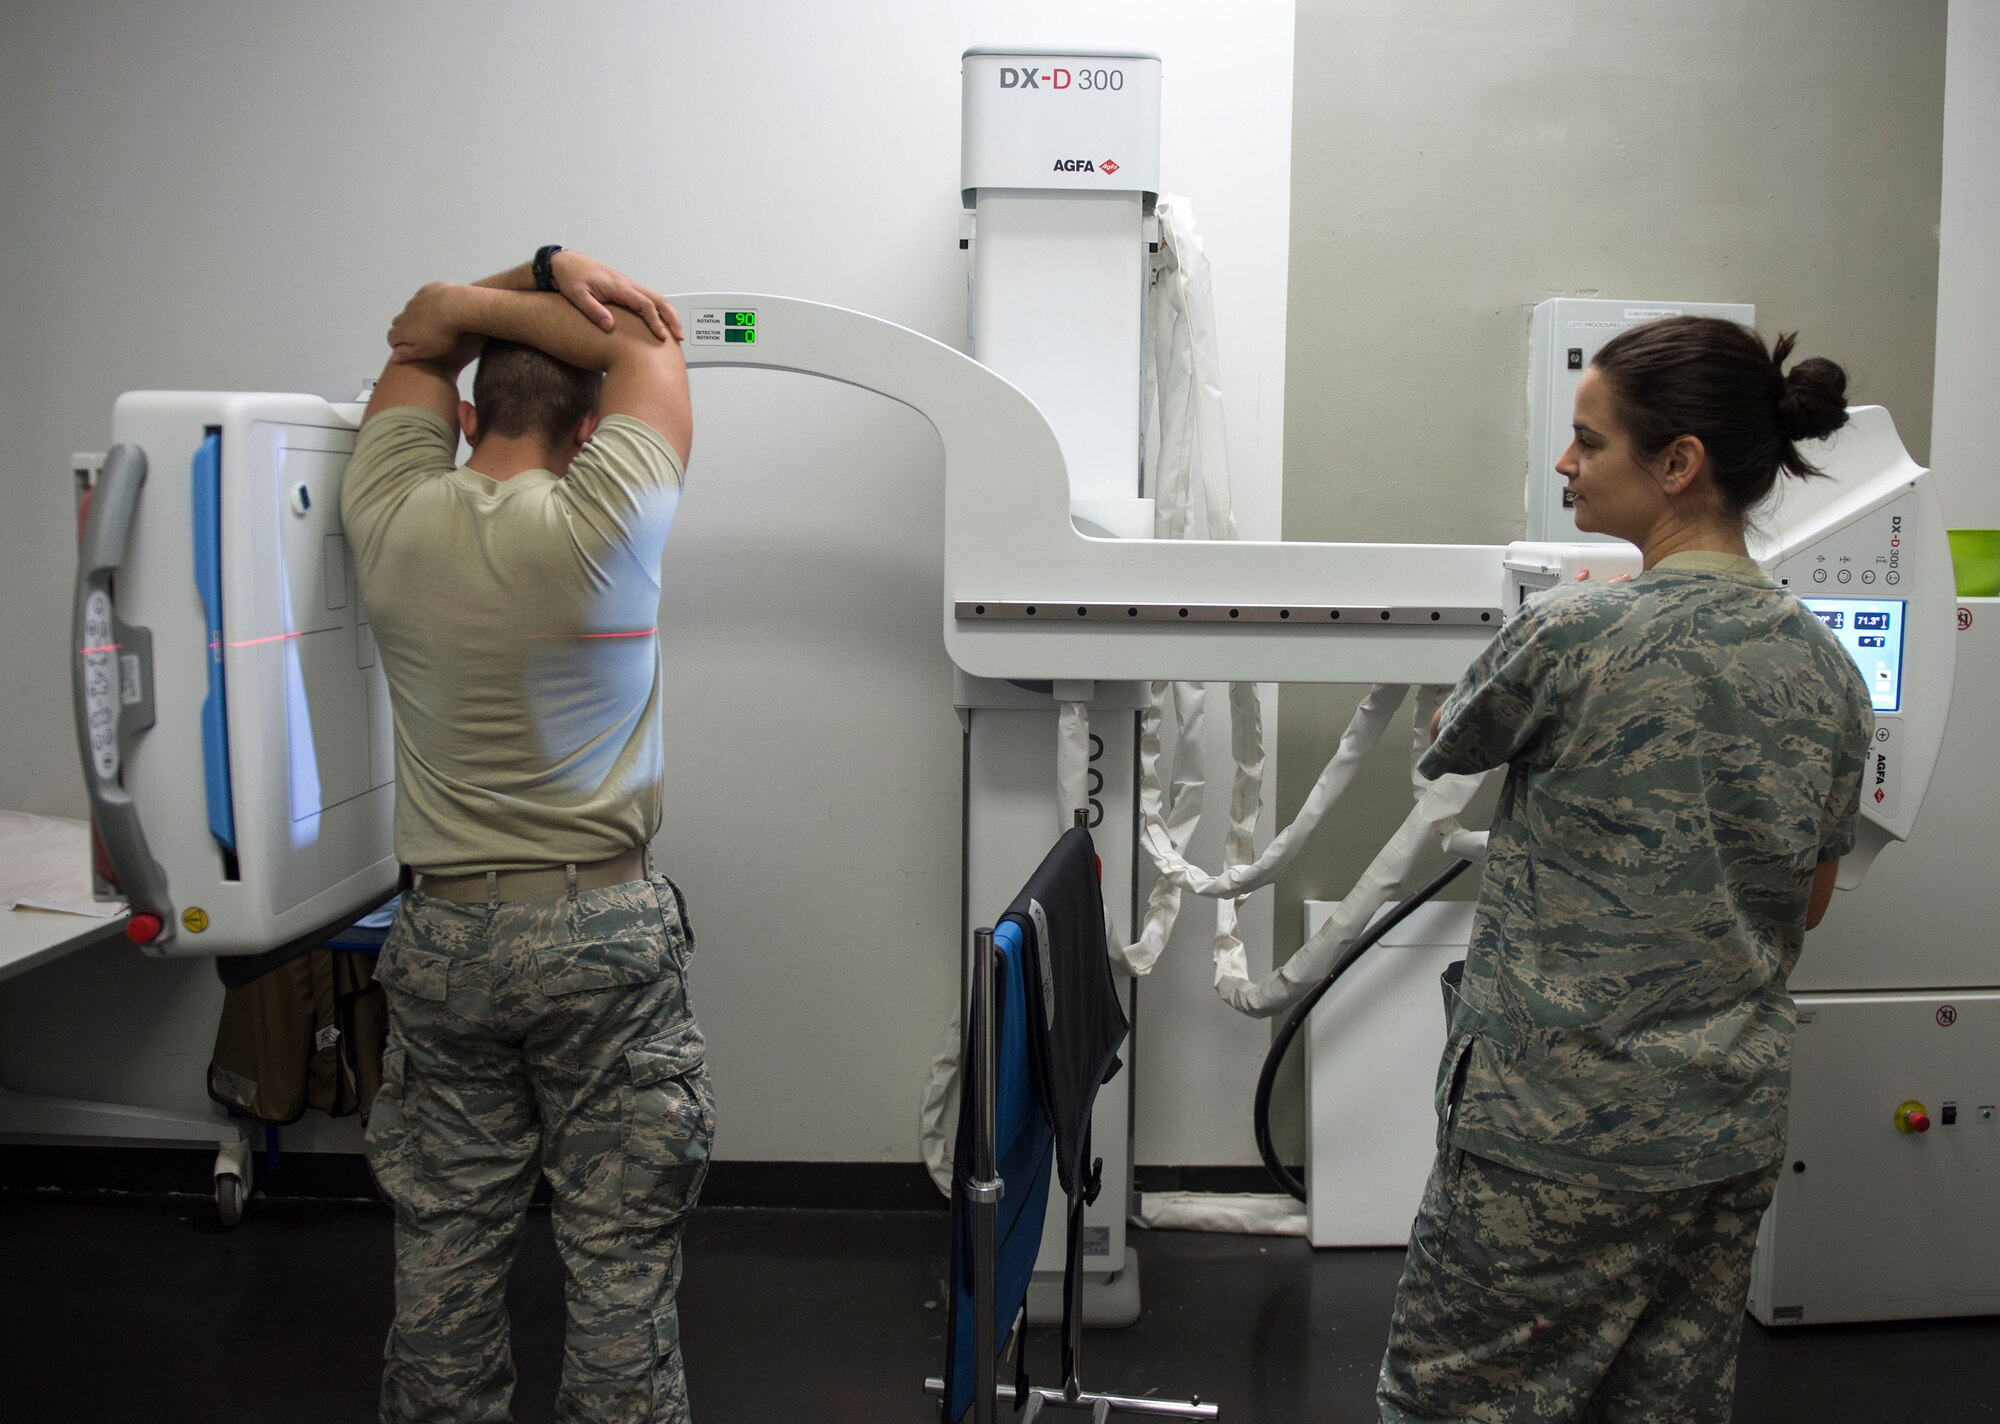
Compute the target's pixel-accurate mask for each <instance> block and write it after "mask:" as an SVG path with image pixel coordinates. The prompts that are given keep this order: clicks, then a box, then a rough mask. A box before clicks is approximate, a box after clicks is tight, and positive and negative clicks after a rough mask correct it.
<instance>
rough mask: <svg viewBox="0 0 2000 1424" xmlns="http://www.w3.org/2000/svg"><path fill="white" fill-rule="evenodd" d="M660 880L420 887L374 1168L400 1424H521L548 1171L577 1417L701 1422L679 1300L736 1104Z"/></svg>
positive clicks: (389, 1389) (404, 945)
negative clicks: (386, 1217)
mask: <svg viewBox="0 0 2000 1424" xmlns="http://www.w3.org/2000/svg"><path fill="white" fill-rule="evenodd" d="M693 950H694V937H693V935H692V933H691V932H690V931H689V930H688V929H687V919H686V915H685V913H684V907H683V904H682V901H681V897H680V893H679V891H678V890H676V889H675V887H674V886H673V884H672V883H671V882H670V881H668V880H667V879H666V877H664V876H661V875H654V876H653V877H651V878H650V879H649V880H634V881H631V882H628V883H626V884H623V885H614V886H608V887H605V888H602V889H596V890H582V891H579V892H577V893H575V894H572V895H554V896H549V897H547V898H544V899H538V900H527V901H521V902H518V903H513V904H494V905H461V904H455V903H453V902H451V901H447V900H441V899H437V898H434V897H429V896H425V895H423V894H422V893H420V892H418V893H412V894H410V895H407V896H405V898H404V903H403V909H402V912H401V914H400V915H399V916H398V917H397V919H396V924H395V927H394V929H392V930H391V931H390V934H389V937H388V940H387V942H386V943H385V944H384V945H383V948H382V959H381V966H380V970H379V972H378V978H379V980H380V982H381V983H382V984H384V985H385V986H386V987H387V990H388V996H389V1014H390V1018H389V1042H388V1048H387V1050H386V1052H385V1054H384V1059H383V1083H382V1090H381V1092H380V1094H379V1095H378V1096H377V1097H376V1099H375V1103H374V1106H373V1108H372V1110H371V1112H370V1114H369V1123H368V1139H367V1141H368V1160H369V1164H370V1166H372V1167H373V1169H374V1171H375V1177H376V1180H377V1181H378V1182H379V1183H380V1185H381V1188H382V1192H383V1195H384V1196H386V1197H387V1198H388V1200H389V1203H390V1205H391V1206H393V1207H394V1208H395V1213H396V1315H395V1322H394V1324H393V1325H392V1327H391V1329H390V1332H389V1340H388V1345H387V1347H386V1349H385V1350H384V1359H383V1373H382V1415H381V1417H382V1419H383V1420H384V1421H385V1424H417V1421H423V1424H434V1421H435V1424H444V1421H452V1424H474V1421H478V1424H487V1422H488V1421H505V1420H507V1419H508V1418H509V1404H510V1400H511V1397H512V1394H513V1388H514V1364H513V1357H512V1351H511V1348H510V1346H509V1341H508V1328H507V1313H506V1302H505V1289H506V1279H507V1272H508V1268H509V1266H510V1265H511V1264H512V1262H513V1259H514V1252H515V1247H516V1245H517V1244H518V1242H519V1240H520V1235H521V1225H522V1218H523V1214H524V1212H525V1210H526V1208H527V1205H528V1198H529V1196H530V1194H531V1193H532V1192H533V1190H534V1186H535V1178H536V1175H537V1173H538V1172H540V1173H545V1174H546V1175H547V1177H548V1179H549V1184H550V1186H551V1187H552V1188H553V1190H554V1207H553V1218H554V1224H555V1234H556V1244H557V1247H558V1248H559V1250H560V1251H561V1253H562V1259H563V1264H564V1267H565V1270H566V1272H567V1275H568V1277H569V1280H568V1287H567V1289H566V1290H565V1292H564V1295H565V1299H566V1300H567V1303H568V1310H569V1319H568V1329H567V1331H566V1333H565V1336H564V1340H563V1372H562V1386H561V1391H560V1393H559V1395H558V1397H557V1403H556V1418H557V1419H558V1420H561V1421H564V1424H613V1421H616V1424H669V1421H671V1424H683V1421H686V1420H687V1419H688V1417H689V1415H688V1402H687V1381H686V1378H685V1375H684V1374H683V1371H682V1367H681V1353H680V1324H679V1318H678V1316H677V1315H676V1313H675V1308H674V1295H675V1291H676V1289H677V1287H678V1286H679V1283H680V1274H681V1228H682V1225H683V1224H684V1222H685V1220H686V1217H687V1214H688V1212H689V1210H690V1209H691V1208H692V1207H693V1206H694V1203H695V1198H696V1196H697V1195H698V1193H699V1192H700V1190H701V1184H702V1179H703V1177H704V1176H705V1175H706V1174H707V1170H708V1157H709V1146H710V1142H711V1140H712V1139H713V1137H714V1134H715V1100H714V1096H713V1094H712V1093H711V1092H710V1089H709V1084H708V1072H707V1069H706V1067H705V1066H704V1063H703V1057H704V1045H703V1042H702V1036H701V1030H700V1029H699V1028H697V1027H696V1025H695V1021H694V1016H693V1013H692V1011H691V1010H690V1009H689V1007H688V997H687V986H686V977H685V976H686V969H687V964H688V960H689V958H690V957H691V956H692V954H693Z"/></svg>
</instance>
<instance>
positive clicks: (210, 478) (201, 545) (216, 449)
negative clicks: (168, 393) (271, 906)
mask: <svg viewBox="0 0 2000 1424" xmlns="http://www.w3.org/2000/svg"><path fill="white" fill-rule="evenodd" d="M194 582H195V587H196V588H197V589H198V590H199V591H200V593H201V608H202V614H203V619H202V622H203V626H204V627H205V628H206V629H207V631H208V696H207V697H206V698H204V699H203V700H202V704H201V762H202V771H203V779H204V781H205V782H206V784H207V787H208V832H209V834H210V835H212V836H214V837H215V839H216V840H217V841H218V842H219V843H220V844H221V846H222V848H223V849H224V850H226V851H228V852H230V853H231V854H232V855H233V854H235V852H236V800H235V796H234V794H233V792H232V790H231V788H230V784H229V691H228V686H227V684H226V682H225V681H224V675H223V667H222V435H221V433H220V432H219V431H213V430H212V431H210V432H209V435H208V438H207V439H206V440H204V441H202V442H201V448H200V449H199V450H196V451H195V452H194Z"/></svg>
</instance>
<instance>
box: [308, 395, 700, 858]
mask: <svg viewBox="0 0 2000 1424" xmlns="http://www.w3.org/2000/svg"><path fill="white" fill-rule="evenodd" d="M457 450H458V432H457V431H456V430H455V429H454V428H453V427H452V426H451V425H450V424H449V423H448V422H446V421H445V420H444V419H442V418H441V417H440V416H438V415H437V414H435V413H434V412H431V411H427V410H421V409H418V408H415V407H400V408H397V409H394V410H388V411H384V412H382V413H381V414H379V415H377V416H376V417H375V418H374V419H372V420H370V421H369V422H368V424H367V425H366V426H364V427H363V429H362V431H361V437H360V439H359V440H358V441H357V443H356V445H355V449H354V456H353V458H352V459H351V460H350V461H349V462H348V466H347V473H346V475H345V477H344V479H343V481H342V486H341V518H342V521H343V523H344V524H345V526H346V531H347V537H348V540H349V542H350V544H351V546H352V547H353V549H354V553H355V565H356V573H357V575H358V578H359V582H360V587H361V597H362V603H363V606H364V608H365V609H366V616H367V617H368V619H369V621H370V623H371V625H372V627H373V630H374V636H375V642H376V645H377V647H378V648H379V649H380V652H381V657H382V663H383V670H384V671H385V673H386V674H387V676H388V681H389V690H390V694H391V698H390V700H391V704H392V706H393V708H394V712H395V723H396V854H397V856H398V858H399V859H401V860H402V861H403V862H404V863H405V864H407V865H412V866H415V867H416V868H418V869H419V870H423V871H427V872H429V873H432V874H439V875H457V874H466V873H469V872H474V871H486V870H513V869H524V868H532V867H536V866H545V865H551V864H562V863H564V862H567V861H576V862H586V861H597V860H605V859H608V858H610V857H612V856H615V855H620V854H622V853H624V852H625V851H628V850H631V849H633V848H635V847H637V846H641V845H644V844H646V843H647V842H648V841H649V840H651V838H652V836H653V833H654V832H655V831H657V830H658V829H659V825H660V812H661V806H660V787H661V774H662V768H663V765H664V761H663V756H664V749H663V743H662V732H661V725H660V699H661V686H662V676H661V666H660V647H659V629H658V622H659V603H660V559H661V556H662V555H663V554H664V552H665V550H666V542H667V533H668V530H669V529H670V528H671V526H672V524H673V517H674V511H675V508H676V507H677V505H678V503H679V500H680V491H681V481H682V470H681V464H680V461H679V459H678V458H676V456H675V454H674V452H673V450H672V448H671V447H669V446H668V444H667V443H666V441H665V440H664V439H662V438H661V437H660V435H659V434H658V432H656V431H654V430H653V429H652V428H651V427H650V426H648V425H646V424H645V423H644V422H642V421H638V420H634V419H632V418H631V417H629V416H623V415H613V416H608V417H606V418H605V419H604V420H603V421H602V422H601V423H600V424H599V425H598V427H597V431H596V433H595V434H594V435H592V437H591V438H590V440H589V442H588V443H587V444H585V446H584V447H583V450H582V451H581V453H579V454H578V455H577V457H576V459H575V460H574V461H573V462H572V463H571V465H570V467H569V470H568V472H567V473H566V474H565V475H564V476H563V477H561V478H557V477H556V476H555V475H553V474H551V473H550V472H548V471H546V470H529V471H524V472H523V473H521V474H518V475H515V476H514V477H513V478H511V479H508V480H501V481H496V480H490V479H488V478H487V477H486V476H484V475H482V474H479V473H478V472H477V471H474V470H472V469H469V468H467V467H465V466H462V465H459V464H458V463H457V460H456V454H457Z"/></svg>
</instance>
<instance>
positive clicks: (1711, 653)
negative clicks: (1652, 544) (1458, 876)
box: [1419, 554, 1873, 1191]
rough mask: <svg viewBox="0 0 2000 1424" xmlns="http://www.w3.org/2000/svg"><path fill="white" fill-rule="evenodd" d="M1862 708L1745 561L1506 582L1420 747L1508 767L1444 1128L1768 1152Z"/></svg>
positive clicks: (1769, 1155)
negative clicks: (1628, 575) (1556, 583)
mask: <svg viewBox="0 0 2000 1424" xmlns="http://www.w3.org/2000/svg"><path fill="white" fill-rule="evenodd" d="M1872 729H1873V714H1872V712H1871V710H1870V706H1869V698H1868V692H1867V688H1866V685H1865V683H1864V682H1863V680H1862V677H1861V674H1860V672H1859V671H1858V670H1857V669H1856V668H1855V666H1854V664H1853V662H1852V660H1851V659H1850V658H1849V657H1848V655H1847V653H1846V651H1845V650H1844V649H1842V647H1841V646H1840V644H1839V643H1838V642H1837V641H1836V640H1835V639H1834V637H1833V635H1832V634H1831V633H1830V632H1828V630H1827V629H1826V628H1825V627H1824V626H1823V625H1822V624H1821V623H1820V621H1819V619H1818V618H1817V617H1815V616H1814V615H1813V613H1812V612H1811V611H1810V610H1808V609H1807V608H1805V607H1804V606H1803V605H1802V604H1801V603H1800V602H1799V601H1798V600H1797V599H1796V598H1794V597H1793V596H1792V595H1791V594H1789V593H1786V592H1785V591H1783V590H1782V589H1779V588H1778V587H1777V586H1776V585H1774V584H1773V583H1772V582H1771V580H1770V579H1769V578H1768V577H1767V576H1766V575H1765V573H1764V572H1763V570H1762V569H1761V568H1759V567H1758V566H1757V564H1756V563H1754V562H1753V561H1752V560H1750V559H1747V558H1742V557H1739V556H1732V555H1722V554H1682V555H1676V556H1673V557H1670V558H1668V559H1665V560H1662V561H1661V563H1660V564H1659V565H1657V566H1656V567H1655V568H1653V569H1651V570H1649V571H1648V572H1646V573H1644V574H1641V575H1639V576H1638V577H1637V578H1635V579H1634V580H1632V581H1631V582H1629V583H1619V584H1606V583H1586V584H1571V585H1567V586H1564V587H1560V588H1556V589H1551V590H1550V591H1548V592H1547V593H1544V594H1542V595H1540V596H1538V597H1535V598H1533V599H1531V600H1530V601H1529V602H1528V603H1527V604H1525V605H1524V606H1523V607H1522V609H1521V611H1520V612H1519V613H1518V614H1516V615H1515V617H1513V618H1512V619H1510V620H1509V621H1508V623H1507V624H1506V626H1505V627H1504V628H1502V629H1501V631H1500V633H1499V635H1498V636H1497V637H1496V638H1495V639H1494V640H1493V642H1492V643H1491V644H1490V645H1489V646H1488V647H1487V649H1486V650H1485V651H1484V652H1483V653H1482V654H1481V655H1480V657H1479V658H1478V660H1477V661H1476V662H1474V664H1473V665H1472V667H1471V668H1470V669H1468V670H1467V672H1466V674H1465V677H1464V679H1463V680H1462V681H1461V682H1460V683H1459V685H1458V687H1457V688H1456V689H1455V690H1454V691H1453V693H1452V695H1451V696H1450V698H1449V699H1448V700H1447V701H1446V703H1445V705H1444V709H1443V715H1442V718H1441V720H1440V728H1439V733H1438V738H1437V741H1436V743H1435V744H1434V745H1433V746H1432V747H1431V748H1430V749H1429V751H1427V752H1426V753H1425V755H1424V757H1423V759H1422V761H1421V762H1420V764H1419V770H1420V771H1422V773H1423V774H1424V775H1426V776H1430V777H1435V776H1438V775H1441V774H1443V773H1446V772H1477V771H1484V770H1487V769H1489V768H1493V767H1497V766H1501V765H1503V764H1504V765H1506V766H1507V768H1508V771H1507V780H1506V784H1505V786H1504V788H1503V789H1502V792H1501V798H1500V804H1499V808H1498V810H1497V812H1496V813H1495V816H1494V821H1493V830H1492V835H1491V838H1490V842H1489V846H1488V853H1487V861H1486V869H1485V876H1484V879H1483V881H1482V883H1481V886H1480V893H1479V908H1478V912H1477V915H1476V918H1475V922H1474V930H1473V937H1472V945H1471V951H1470V953H1469V956H1468V958H1467V961H1466V970H1465V978H1464V983H1463V986H1462V989H1461V991H1460V1000H1459V1003H1458V1004H1457V1006H1456V1008H1455V1010H1454V1012H1453V1015H1452V1023H1451V1034H1450V1038H1449V1041H1448V1043H1447V1045H1446V1051H1445V1057H1444V1061H1443V1063H1442V1064H1441V1065H1440V1069H1439V1079H1438V1101H1439V1110H1440V1115H1441V1116H1442V1117H1444V1118H1446V1119H1447V1120H1448V1121H1447V1125H1446V1127H1445V1128H1444V1131H1445V1133H1446V1134H1447V1140H1448V1141H1449V1142H1450V1143H1451V1145H1453V1146H1455V1147H1457V1148H1460V1149H1462V1150H1464V1151H1468V1152H1471V1153H1474V1154H1476V1155H1478V1156H1481V1157H1486V1158H1490V1159H1492V1160H1494V1161H1497V1162H1501V1163H1504V1164H1505V1165H1507V1166H1510V1167H1514V1168H1517V1169H1519V1170H1521V1171H1526V1172H1533V1173H1536V1174H1538V1175H1541V1176H1544V1177H1550V1178H1554V1179H1557V1180H1560V1181H1567V1182H1574V1183H1579V1184H1582V1185H1586V1186H1594V1187H1602V1188H1611V1189H1636V1190H1655V1191H1657V1190H1667V1189H1671V1188H1679V1187H1689V1186H1699V1185H1703V1184H1706V1183H1710V1182H1719V1181H1722V1180H1725V1179H1727V1178H1731V1177H1736V1176H1741V1175H1743V1174H1745V1173H1748V1172H1752V1171H1755V1170H1757V1169H1759V1168H1761V1167H1763V1166H1765V1165H1767V1164H1769V1163H1770V1162H1772V1161H1773V1160H1775V1159H1776V1158H1777V1157H1778V1156H1779V1155H1780V1154H1782V1152H1783V1151H1784V1143H1785V1130H1786V1106H1787V1101H1788V1097H1789V1092H1790V1082H1791V1049H1792V1034H1793V1028H1794V1023H1795V1010H1794V1006H1793V1004H1792V1000H1791V997H1790V995H1789V994H1788V993H1787V992H1786V988H1785V984H1786V979H1787V977H1788V976H1789V975H1790V973H1791V971H1792V967H1793V966H1794V965H1795V964H1796V963H1797V962H1798V956H1799V951H1800V948H1801V947H1802V945H1803V942H1804V925H1805V916H1806V906H1807V900H1808V897H1809V894H1810V890H1811V884H1812V878H1813V872H1814V869H1815V867H1816V866H1817V865H1818V864H1819V863H1820V862H1822V861H1826V860H1832V859H1836V858H1838V857H1840V856H1842V855H1845V854H1847V853H1848V852H1849V851H1850V850H1851V849H1852V848H1853V844H1854V834H1855V823H1856V818H1857V814H1858V812H1859V808H1860V796H1861V775H1862V762H1863V757H1864V755H1865V753H1866V750H1867V745H1868V737H1869V735H1870V733H1871V731H1872Z"/></svg>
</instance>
